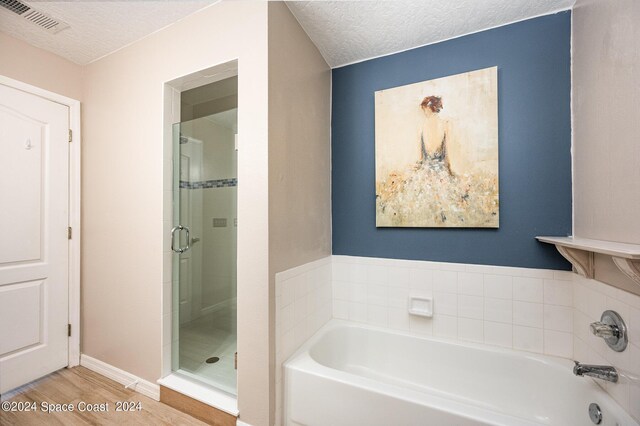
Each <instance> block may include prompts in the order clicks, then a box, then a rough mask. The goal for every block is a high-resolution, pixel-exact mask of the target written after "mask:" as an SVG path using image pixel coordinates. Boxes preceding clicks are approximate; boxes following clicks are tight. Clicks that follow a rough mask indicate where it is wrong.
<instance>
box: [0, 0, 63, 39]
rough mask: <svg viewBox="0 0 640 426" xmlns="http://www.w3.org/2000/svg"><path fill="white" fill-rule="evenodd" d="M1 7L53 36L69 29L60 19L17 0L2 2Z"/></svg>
mask: <svg viewBox="0 0 640 426" xmlns="http://www.w3.org/2000/svg"><path fill="white" fill-rule="evenodd" d="M0 6H2V7H4V8H5V9H8V10H10V11H11V12H13V13H15V14H17V15H20V17H21V18H23V19H26V20H27V21H29V22H31V23H32V24H36V25H38V26H39V27H41V28H44V29H45V30H47V31H48V32H50V33H52V34H56V33H59V32H60V31H62V30H64V29H67V28H69V24H67V23H66V22H62V21H60V20H59V19H55V18H53V17H52V16H49V15H47V14H46V13H43V12H40V11H39V10H36V9H34V8H32V7H31V6H29V5H27V4H25V3H23V2H21V1H17V0H0Z"/></svg>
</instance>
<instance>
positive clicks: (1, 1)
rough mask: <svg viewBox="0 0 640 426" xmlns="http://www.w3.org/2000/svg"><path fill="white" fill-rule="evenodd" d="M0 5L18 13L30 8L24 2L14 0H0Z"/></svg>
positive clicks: (20, 13)
mask: <svg viewBox="0 0 640 426" xmlns="http://www.w3.org/2000/svg"><path fill="white" fill-rule="evenodd" d="M0 6H2V7H4V8H6V9H9V10H10V11H12V12H13V13H17V14H18V15H22V14H23V13H25V12H26V11H27V10H29V9H31V8H30V7H29V6H27V5H26V4H24V3H22V2H19V1H16V0H0Z"/></svg>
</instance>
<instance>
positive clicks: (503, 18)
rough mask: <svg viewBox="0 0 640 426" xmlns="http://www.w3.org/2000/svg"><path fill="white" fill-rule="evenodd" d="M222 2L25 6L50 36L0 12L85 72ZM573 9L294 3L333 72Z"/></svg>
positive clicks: (536, 2) (552, 2)
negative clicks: (44, 19)
mask: <svg viewBox="0 0 640 426" xmlns="http://www.w3.org/2000/svg"><path fill="white" fill-rule="evenodd" d="M216 1H217V0H129V1H112V0H102V1H98V0H74V1H49V0H45V1H42V0H39V1H36V0H31V1H29V0H26V1H24V3H26V4H28V5H30V6H32V7H34V8H35V9H38V10H40V11H42V12H44V13H47V14H49V15H52V16H53V17H54V18H57V19H60V20H62V21H64V22H66V23H68V24H69V25H70V26H71V27H70V28H68V29H66V30H63V31H61V32H60V33H58V34H50V33H48V32H47V31H45V30H43V29H42V28H40V27H38V26H36V25H34V24H32V23H30V22H28V21H26V20H24V19H22V18H20V17H19V16H17V15H15V14H13V13H11V12H9V11H7V10H6V9H4V8H0V31H3V32H5V33H7V34H9V35H12V36H14V37H17V38H20V39H22V40H25V41H27V42H28V43H31V44H33V45H34V46H37V47H40V48H43V49H46V50H49V51H51V52H53V53H56V54H58V55H60V56H63V57H65V58H67V59H70V60H71V61H73V62H76V63H78V64H81V65H82V64H87V63H89V62H91V61H94V60H96V59H98V58H101V57H103V56H105V55H107V54H109V53H111V52H114V51H116V50H118V49H120V48H122V47H124V46H126V45H128V44H130V43H132V42H134V41H136V40H138V39H140V38H143V37H144V36H146V35H148V34H151V33H153V32H154V31H157V30H159V29H161V28H163V27H165V26H167V25H170V24H172V23H174V22H176V21H178V20H180V19H181V18H183V17H185V16H187V15H189V14H191V13H194V12H195V11H197V10H199V9H202V8H204V7H207V6H208V5H210V4H213V3H215V2H216ZM256 1H257V0H256ZM574 1H575V0H387V1H289V2H287V4H288V6H289V9H291V11H292V12H293V14H294V15H295V16H296V18H297V19H298V21H299V22H300V24H301V25H302V27H303V28H304V29H305V31H306V32H307V34H309V37H310V38H311V40H313V42H314V43H315V44H316V46H318V48H319V49H320V52H322V54H323V56H324V57H325V59H326V60H327V62H328V63H329V65H330V66H332V67H338V66H341V65H346V64H349V63H352V62H358V61H361V60H364V59H368V58H373V57H376V56H382V55H387V54H390V53H394V52H398V51H402V50H406V49H410V48H413V47H417V46H422V45H424V44H429V43H433V42H437V41H441V40H445V39H448V38H452V37H457V36H460V35H463V34H468V33H472V32H475V31H480V30H483V29H487V28H491V27H495V26H499V25H504V24H506V23H510V22H514V21H518V20H522V19H526V18H530V17H533V16H537V15H542V14H547V13H551V12H555V11H559V10H564V9H568V8H570V7H571V6H572V5H573V3H574Z"/></svg>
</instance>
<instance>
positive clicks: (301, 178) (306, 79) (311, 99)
mask: <svg viewBox="0 0 640 426" xmlns="http://www.w3.org/2000/svg"><path fill="white" fill-rule="evenodd" d="M330 96H331V70H330V68H329V66H328V65H327V63H326V62H325V60H324V59H323V58H322V56H321V55H320V53H319V51H318V50H317V48H316V47H315V45H314V44H313V43H312V42H311V40H310V39H309V37H308V36H307V34H306V33H305V32H304V31H303V29H302V28H301V27H300V25H299V24H298V22H297V21H296V19H295V18H294V17H293V15H292V14H291V12H290V11H289V9H288V8H287V7H286V6H285V4H284V3H282V2H269V278H270V289H271V291H270V295H269V300H270V303H269V306H270V308H269V309H270V312H271V315H270V319H269V322H270V330H271V331H272V337H271V339H270V346H271V350H270V359H269V363H270V371H271V377H272V380H271V383H270V384H271V388H270V389H271V395H272V398H271V407H272V409H271V411H272V414H273V412H274V407H275V401H274V398H273V395H274V393H275V388H274V386H275V380H274V377H275V373H274V366H275V338H274V334H273V330H274V329H275V317H274V315H275V308H274V306H275V290H274V289H275V274H276V273H277V272H281V271H284V270H287V269H290V268H293V267H295V266H299V265H302V264H306V263H308V262H311V261H313V260H317V259H321V258H324V257H326V256H329V255H330V254H331V187H330V181H331V153H330V149H331V144H330V128H331V124H330ZM274 421H275V419H274V418H273V415H272V417H271V423H273V422H274Z"/></svg>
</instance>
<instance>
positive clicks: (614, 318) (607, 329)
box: [590, 311, 628, 352]
mask: <svg viewBox="0 0 640 426" xmlns="http://www.w3.org/2000/svg"><path fill="white" fill-rule="evenodd" d="M590 328H591V332H592V333H593V334H594V335H595V336H598V337H601V338H603V339H604V341H605V342H607V345H609V347H610V348H611V349H613V350H614V351H616V352H622V351H624V350H625V348H626V347H627V341H628V337H627V326H626V325H625V323H624V321H623V320H622V318H621V317H620V315H618V314H617V313H616V312H614V311H604V312H603V313H602V317H600V321H596V322H593V323H591V325H590Z"/></svg>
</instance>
